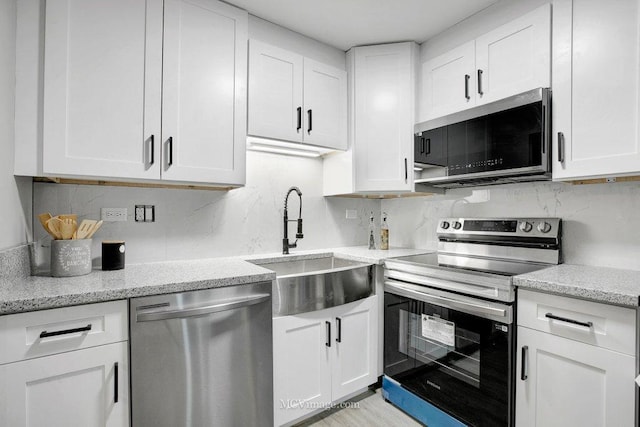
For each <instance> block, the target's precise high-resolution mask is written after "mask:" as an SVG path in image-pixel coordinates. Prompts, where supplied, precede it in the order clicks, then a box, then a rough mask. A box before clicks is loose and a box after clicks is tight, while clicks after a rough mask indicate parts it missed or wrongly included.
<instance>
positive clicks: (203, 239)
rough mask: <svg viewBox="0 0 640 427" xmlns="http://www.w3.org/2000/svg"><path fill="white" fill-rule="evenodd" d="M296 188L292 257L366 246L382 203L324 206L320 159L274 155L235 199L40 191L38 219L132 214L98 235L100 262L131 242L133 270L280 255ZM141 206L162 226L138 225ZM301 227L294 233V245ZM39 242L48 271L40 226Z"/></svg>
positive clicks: (330, 201) (253, 158) (71, 188)
mask: <svg viewBox="0 0 640 427" xmlns="http://www.w3.org/2000/svg"><path fill="white" fill-rule="evenodd" d="M294 185H295V186H297V187H299V188H300V190H301V191H302V218H303V226H304V227H303V231H304V238H303V239H302V240H300V241H299V242H298V248H297V249H291V252H292V253H294V252H295V251H296V250H305V249H319V248H328V247H336V246H350V245H364V244H366V243H367V231H368V228H367V227H368V224H367V221H368V217H369V212H370V211H371V210H374V211H376V212H378V211H379V210H380V201H379V200H367V199H351V198H324V197H322V160H321V159H310V158H299V157H289V156H280V155H274V154H268V153H257V152H247V184H246V186H245V187H243V188H239V189H236V190H232V191H229V192H218V191H207V190H174V189H145V188H123V187H103V186H88V185H87V186H80V185H60V184H45V183H37V184H35V185H34V200H35V202H34V212H35V213H40V212H47V211H48V212H51V213H52V214H54V215H56V214H61V213H76V214H78V215H79V217H80V218H93V219H98V218H99V216H100V208H102V207H126V208H127V209H128V214H129V220H128V221H127V222H112V223H105V224H104V225H103V227H102V229H101V230H100V231H99V232H98V233H97V234H96V236H95V238H94V242H93V255H94V258H95V257H99V256H100V253H101V246H100V242H101V241H102V240H110V239H123V240H125V241H126V243H127V254H126V261H127V263H139V262H150V261H163V260H174V259H195V258H207V257H217V256H232V255H243V254H253V253H270V252H280V251H281V250H282V235H283V221H282V214H283V208H284V196H285V194H286V192H287V190H288V189H289V187H291V186H294ZM136 204H152V205H155V207H156V222H155V223H136V222H134V221H133V213H134V206H135V205H136ZM298 206H299V205H298V197H297V196H296V195H295V193H294V194H292V195H291V196H290V197H289V218H290V219H296V218H297V217H298ZM346 209H355V210H357V211H358V219H355V220H353V219H346V218H345V217H346V215H345V210H346ZM295 227H296V224H295V223H291V224H290V225H289V236H290V237H294V236H295ZM35 235H36V248H39V250H38V253H39V257H38V263H39V264H40V267H41V269H46V267H47V263H48V256H49V255H48V246H49V244H50V240H51V239H50V237H48V236H47V235H46V233H45V232H44V230H42V229H41V227H40V226H39V225H38V226H37V227H36V230H35ZM292 240H293V239H292ZM98 262H99V260H96V263H98Z"/></svg>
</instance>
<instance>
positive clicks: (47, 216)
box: [38, 212, 56, 239]
mask: <svg viewBox="0 0 640 427" xmlns="http://www.w3.org/2000/svg"><path fill="white" fill-rule="evenodd" d="M38 219H39V220H40V224H42V227H43V228H44V230H45V231H46V232H47V233H49V235H50V236H51V237H53V238H54V239H55V238H56V236H55V235H54V234H53V233H52V232H51V231H50V230H49V227H47V221H49V220H50V219H51V214H50V213H49V212H45V213H41V214H40V215H38Z"/></svg>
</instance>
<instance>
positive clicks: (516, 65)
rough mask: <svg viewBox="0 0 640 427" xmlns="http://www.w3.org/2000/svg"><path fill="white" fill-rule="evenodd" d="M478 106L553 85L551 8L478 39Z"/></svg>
mask: <svg viewBox="0 0 640 427" xmlns="http://www.w3.org/2000/svg"><path fill="white" fill-rule="evenodd" d="M474 78H475V79H476V80H477V81H476V104H477V105H479V104H484V103H487V102H492V101H495V100H498V99H502V98H506V97H509V96H512V95H516V94H518V93H522V92H525V91H527V90H531V89H535V88H538V87H550V86H551V5H549V4H547V5H544V6H542V7H540V8H538V9H536V10H534V11H533V12H530V13H528V14H526V15H524V16H522V17H520V18H518V19H515V20H513V21H511V22H509V23H507V24H505V25H502V26H501V27H499V28H497V29H496V30H494V31H491V32H489V33H487V34H485V35H483V36H481V37H479V38H477V39H476V75H475V76H474Z"/></svg>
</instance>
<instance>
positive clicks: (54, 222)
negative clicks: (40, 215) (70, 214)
mask: <svg viewBox="0 0 640 427" xmlns="http://www.w3.org/2000/svg"><path fill="white" fill-rule="evenodd" d="M61 227H62V220H61V219H60V218H58V217H57V216H54V217H53V218H50V219H49V220H48V221H47V230H48V231H49V233H50V234H51V235H52V236H53V238H54V239H56V240H60V239H62V232H61V231H60V228H61Z"/></svg>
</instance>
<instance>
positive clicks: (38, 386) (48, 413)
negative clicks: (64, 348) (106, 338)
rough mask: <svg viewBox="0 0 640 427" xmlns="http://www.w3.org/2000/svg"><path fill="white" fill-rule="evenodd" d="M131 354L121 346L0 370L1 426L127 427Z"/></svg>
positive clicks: (78, 352)
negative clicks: (0, 385) (128, 355)
mask: <svg viewBox="0 0 640 427" xmlns="http://www.w3.org/2000/svg"><path fill="white" fill-rule="evenodd" d="M127 353H128V351H127V343H126V342H121V343H115V344H109V345H104V346H99V347H93V348H88V349H84V350H78V351H71V352H67V353H62V354H56V355H54V356H47V357H39V358H37V359H31V360H25V361H22V362H16V363H10V364H7V365H3V366H0V378H2V392H1V395H0V402H1V403H0V405H2V411H1V413H2V414H3V415H2V417H1V418H0V421H2V424H3V425H7V426H16V427H17V426H30V427H31V426H33V427H36V426H42V427H47V426H66V427H73V426H77V427H94V426H95V427H98V426H107V427H118V426H128V425H129V403H128V402H129V385H128V383H129V381H128V376H129V375H128V371H129V367H128V363H127V359H128V357H127ZM5 423H6V424H5Z"/></svg>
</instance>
